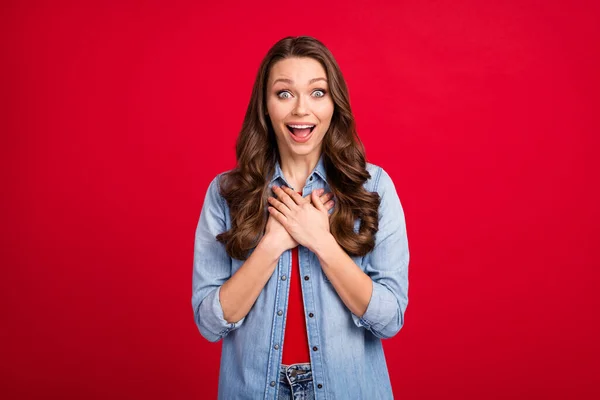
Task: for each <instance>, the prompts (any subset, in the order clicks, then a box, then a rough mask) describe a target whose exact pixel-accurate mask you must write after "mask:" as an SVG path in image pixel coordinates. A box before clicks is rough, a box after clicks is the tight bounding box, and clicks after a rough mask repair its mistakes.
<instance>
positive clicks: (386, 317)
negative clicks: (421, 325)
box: [352, 281, 404, 339]
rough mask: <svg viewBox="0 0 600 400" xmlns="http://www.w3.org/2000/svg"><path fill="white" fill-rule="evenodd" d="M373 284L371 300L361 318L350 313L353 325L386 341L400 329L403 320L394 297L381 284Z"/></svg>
mask: <svg viewBox="0 0 600 400" xmlns="http://www.w3.org/2000/svg"><path fill="white" fill-rule="evenodd" d="M372 282H373V292H372V294H371V300H370V301H369V305H368V306H367V310H366V311H365V313H364V315H363V316H362V317H359V316H357V315H355V314H354V313H352V319H353V320H354V324H355V325H356V326H358V327H364V328H366V329H368V330H369V331H371V332H372V333H373V334H374V335H375V336H377V337H379V338H382V339H388V338H390V337H392V336H394V335H395V334H396V333H398V331H399V330H400V328H402V325H403V322H404V318H403V316H402V312H401V310H400V307H399V305H398V301H397V299H396V296H394V294H393V293H392V292H391V291H390V290H389V289H388V288H387V287H385V286H384V285H382V284H381V283H378V282H375V281H372Z"/></svg>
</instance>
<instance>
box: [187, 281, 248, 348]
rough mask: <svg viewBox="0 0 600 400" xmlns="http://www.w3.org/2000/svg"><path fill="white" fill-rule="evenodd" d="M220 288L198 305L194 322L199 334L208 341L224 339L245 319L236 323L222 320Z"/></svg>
mask: <svg viewBox="0 0 600 400" xmlns="http://www.w3.org/2000/svg"><path fill="white" fill-rule="evenodd" d="M220 292H221V286H219V287H218V288H216V289H215V290H213V291H212V292H210V293H209V294H208V295H207V296H206V297H205V298H204V300H203V301H202V303H200V306H199V307H198V313H197V316H196V322H197V324H198V328H199V329H200V333H202V335H203V336H204V337H205V338H206V339H207V340H209V341H211V342H216V341H218V340H220V339H222V338H223V337H225V336H226V335H227V334H228V333H229V332H231V331H232V330H234V329H237V328H239V327H240V326H241V325H242V323H243V322H244V320H245V319H246V317H243V318H242V319H240V320H239V321H238V322H235V323H234V322H227V321H226V320H225V318H223V307H221V301H220V299H219V294H220Z"/></svg>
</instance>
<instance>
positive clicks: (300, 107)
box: [292, 96, 308, 115]
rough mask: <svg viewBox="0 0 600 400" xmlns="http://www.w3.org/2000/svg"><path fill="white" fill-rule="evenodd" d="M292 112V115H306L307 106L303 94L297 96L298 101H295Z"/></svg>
mask: <svg viewBox="0 0 600 400" xmlns="http://www.w3.org/2000/svg"><path fill="white" fill-rule="evenodd" d="M292 114H294V115H307V114H308V108H307V105H306V100H305V99H304V96H298V101H296V107H294V110H293V111H292Z"/></svg>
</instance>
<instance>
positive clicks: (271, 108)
mask: <svg viewBox="0 0 600 400" xmlns="http://www.w3.org/2000/svg"><path fill="white" fill-rule="evenodd" d="M266 99H267V112H268V113H269V117H270V118H271V124H272V126H273V130H274V131H275V137H276V139H277V146H278V148H279V152H280V154H285V155H286V156H292V157H294V156H306V155H309V154H313V153H317V154H320V152H321V143H322V142H323V137H324V136H325V133H326V132H327V130H328V129H329V125H330V123H331V117H332V116H333V109H334V103H333V99H332V98H331V94H330V93H329V86H328V84H327V74H326V73H325V69H324V68H323V67H322V66H321V64H320V63H319V62H318V61H317V60H314V59H312V58H307V57H302V58H297V57H294V58H286V59H284V60H281V61H278V62H276V63H275V64H273V66H272V67H271V72H270V74H269V79H268V81H267V88H266ZM313 127H314V128H313Z"/></svg>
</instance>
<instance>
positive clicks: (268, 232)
mask: <svg viewBox="0 0 600 400" xmlns="http://www.w3.org/2000/svg"><path fill="white" fill-rule="evenodd" d="M317 190H319V189H317ZM332 197H333V194H332V193H325V194H323V195H321V196H319V200H320V201H321V203H322V204H324V205H325V208H326V209H327V211H329V210H331V209H332V208H333V206H334V201H333V200H331V198H332ZM304 199H305V201H307V202H309V203H310V202H311V195H310V194H308V195H307V196H306V197H304ZM262 240H266V241H268V242H269V243H270V246H274V247H275V248H276V249H277V252H278V254H282V253H283V252H284V251H286V250H289V249H293V248H294V247H296V246H298V242H296V241H295V240H294V239H293V238H292V236H291V235H290V234H289V233H288V231H287V230H285V228H284V227H283V225H281V223H280V222H279V221H277V220H276V219H275V217H273V216H272V215H271V214H269V219H268V220H267V226H266V227H265V235H264V236H263V239H262Z"/></svg>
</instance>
